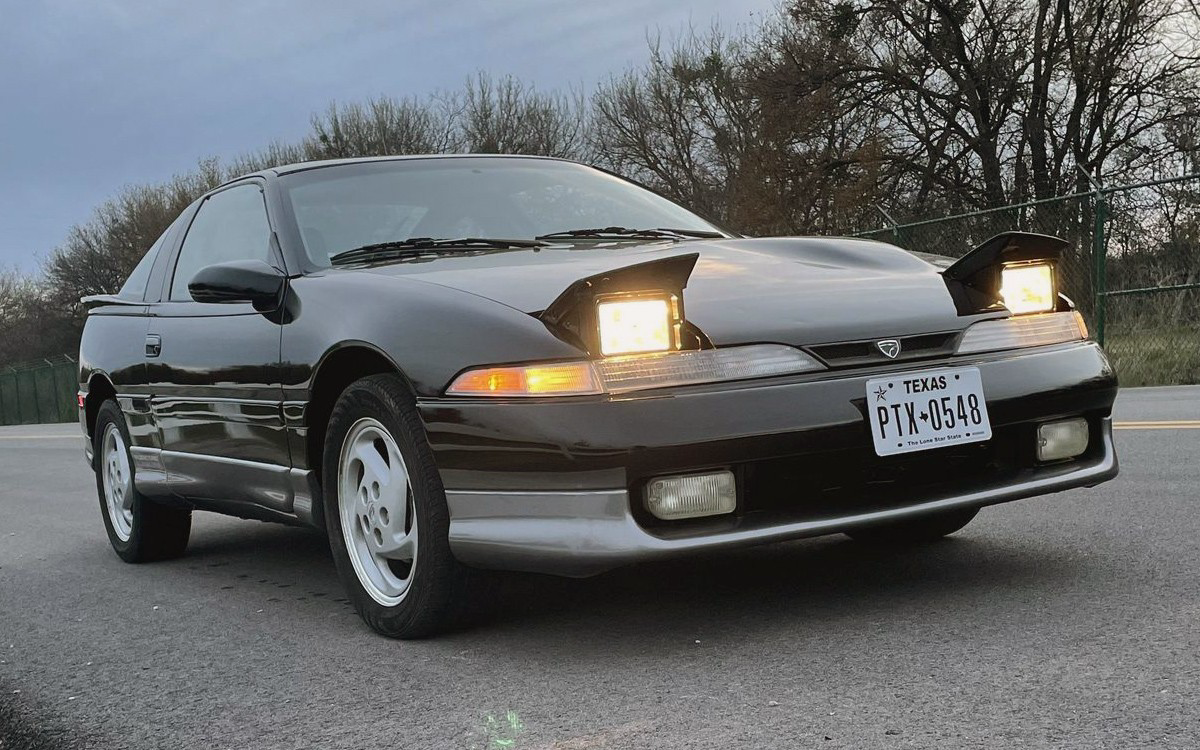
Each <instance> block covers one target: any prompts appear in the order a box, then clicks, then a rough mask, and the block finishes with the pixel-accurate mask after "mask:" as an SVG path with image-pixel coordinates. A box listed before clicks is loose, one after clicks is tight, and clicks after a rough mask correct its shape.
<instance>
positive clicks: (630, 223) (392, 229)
mask: <svg viewBox="0 0 1200 750" xmlns="http://www.w3.org/2000/svg"><path fill="white" fill-rule="evenodd" d="M282 184H283V189H284V193H285V195H286V199H287V200H288V201H289V202H290V204H291V208H292V213H293V214H294V216H295V218H296V225H297V227H298V228H299V230H300V236H301V238H302V239H303V242H304V247H305V251H306V252H307V254H308V256H309V258H310V259H311V260H312V262H313V263H314V264H316V265H318V266H328V265H330V260H329V259H330V258H331V257H333V256H335V255H337V254H338V253H343V252H345V251H347V250H353V249H355V248H361V247H363V246H366V245H375V244H379V243H389V242H397V241H404V240H407V239H409V238H412V237H429V238H456V237H475V238H496V237H500V238H508V239H528V240H532V239H534V238H536V237H539V236H542V235H550V234H557V233H561V232H564V231H569V230H573V229H582V228H589V227H630V228H635V229H658V228H664V227H665V228H670V229H672V230H677V231H681V232H696V233H701V234H707V233H714V232H716V233H721V229H720V228H719V227H715V226H713V225H712V224H711V223H709V222H707V221H705V220H704V219H702V218H700V217H699V216H697V215H696V214H694V213H692V212H691V211H688V210H687V209H685V208H682V207H681V206H677V205H676V204H674V203H672V202H671V201H669V200H667V199H666V198H663V197H661V196H659V195H656V194H655V193H652V192H651V191H649V190H646V189H645V188H641V187H639V186H637V185H634V184H632V183H629V182H626V181H624V180H622V179H620V178H617V177H614V176H612V175H609V174H607V173H605V172H601V171H599V170H596V169H592V168H590V167H585V166H582V165H579V164H573V163H570V162H561V161H554V160H548V159H521V158H496V157H490V158H489V157H478V158H443V159H407V160H394V161H378V162H360V163H354V164H343V165H337V166H330V167H322V168H318V169H311V170H306V171H302V172H297V173H293V174H290V175H286V176H285V177H284V179H283V180H282ZM596 239H597V238H590V239H588V238H579V240H580V241H592V242H594V241H596ZM641 239H642V240H643V241H644V239H645V238H644V237H643V238H641ZM564 241H572V240H564Z"/></svg>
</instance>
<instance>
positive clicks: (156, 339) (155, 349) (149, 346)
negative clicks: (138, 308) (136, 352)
mask: <svg viewBox="0 0 1200 750" xmlns="http://www.w3.org/2000/svg"><path fill="white" fill-rule="evenodd" d="M159 354H162V338H161V337H160V336H159V335H158V334H157V333H148V334H146V356H147V357H157V356H158V355H159Z"/></svg>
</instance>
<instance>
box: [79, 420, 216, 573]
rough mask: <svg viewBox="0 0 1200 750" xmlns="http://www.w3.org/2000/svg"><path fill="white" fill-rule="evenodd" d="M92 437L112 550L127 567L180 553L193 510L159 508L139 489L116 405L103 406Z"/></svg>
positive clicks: (102, 503)
mask: <svg viewBox="0 0 1200 750" xmlns="http://www.w3.org/2000/svg"><path fill="white" fill-rule="evenodd" d="M93 439H94V441H95V442H94V443H93V449H94V451H95V453H94V455H95V461H96V492H97V493H98V494H99V496H100V513H101V516H102V517H103V518H104V529H105V531H107V532H108V541H109V542H110V543H111V544H112V548H113V550H114V551H115V552H116V553H117V555H118V556H119V557H120V558H121V559H122V560H124V561H125V562H128V563H138V562H148V561H151V560H166V559H169V558H172V557H179V556H180V555H182V554H183V551H184V550H185V549H186V548H187V543H188V537H189V536H190V535H191V532H192V512H191V511H190V510H186V509H181V508H170V507H167V506H165V505H160V504H159V503H156V502H154V501H153V500H151V499H150V498H148V497H146V496H144V495H143V494H142V493H140V492H138V491H137V487H136V486H134V482H133V479H134V472H133V461H132V457H131V455H130V452H129V428H128V427H126V426H125V417H124V415H122V414H121V409H120V407H118V406H117V402H116V401H113V400H112V399H109V400H108V401H105V402H104V403H103V404H101V406H100V409H99V411H98V412H97V414H96V428H95V432H94V434H93Z"/></svg>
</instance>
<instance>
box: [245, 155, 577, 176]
mask: <svg viewBox="0 0 1200 750" xmlns="http://www.w3.org/2000/svg"><path fill="white" fill-rule="evenodd" d="M418 159H540V160H543V161H565V162H570V163H572V164H577V163H578V162H574V161H572V160H571V159H562V158H559V157H556V156H534V155H527V154H406V155H403V156H359V157H354V158H350V159H318V160H315V161H301V162H296V163H294V164H283V165H280V166H277V167H270V168H268V169H263V170H260V171H258V172H251V173H249V174H244V175H242V176H240V177H237V178H236V179H235V180H230V182H235V181H236V180H243V179H245V178H247V177H255V176H263V175H266V174H268V173H272V174H276V175H285V174H293V173H295V172H304V171H307V170H310V169H323V168H325V167H339V166H342V165H345V164H371V163H374V162H381V161H412V160H418Z"/></svg>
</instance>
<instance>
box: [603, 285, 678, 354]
mask: <svg viewBox="0 0 1200 750" xmlns="http://www.w3.org/2000/svg"><path fill="white" fill-rule="evenodd" d="M596 322H597V325H598V326H599V329H600V353H601V354H602V355H604V356H605V357H611V356H614V355H618V354H646V353H649V352H666V351H671V350H672V349H678V348H679V326H680V321H679V298H678V297H676V296H675V295H630V296H619V297H609V298H601V299H599V300H598V301H597V303H596Z"/></svg>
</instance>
